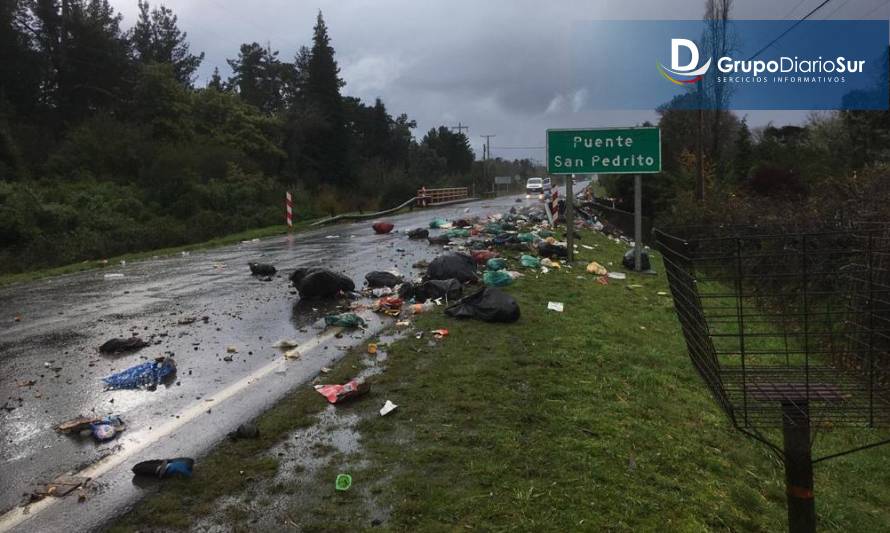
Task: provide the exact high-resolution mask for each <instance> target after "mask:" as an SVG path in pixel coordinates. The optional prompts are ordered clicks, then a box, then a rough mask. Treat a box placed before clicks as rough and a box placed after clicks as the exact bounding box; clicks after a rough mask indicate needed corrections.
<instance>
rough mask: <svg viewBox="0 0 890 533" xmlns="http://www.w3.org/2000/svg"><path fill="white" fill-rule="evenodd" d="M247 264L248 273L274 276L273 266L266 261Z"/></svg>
mask: <svg viewBox="0 0 890 533" xmlns="http://www.w3.org/2000/svg"><path fill="white" fill-rule="evenodd" d="M247 266H249V267H250V273H251V274H253V275H254V276H274V275H275V272H277V270H275V267H274V266H272V265H270V264H268V263H247Z"/></svg>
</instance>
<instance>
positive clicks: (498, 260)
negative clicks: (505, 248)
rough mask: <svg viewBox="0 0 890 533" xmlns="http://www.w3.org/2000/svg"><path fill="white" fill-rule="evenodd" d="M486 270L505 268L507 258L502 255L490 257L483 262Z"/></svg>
mask: <svg viewBox="0 0 890 533" xmlns="http://www.w3.org/2000/svg"><path fill="white" fill-rule="evenodd" d="M485 267H486V268H488V270H504V269H505V268H507V260H506V259H504V258H502V257H492V258H491V259H489V260H488V261H487V262H486V263H485Z"/></svg>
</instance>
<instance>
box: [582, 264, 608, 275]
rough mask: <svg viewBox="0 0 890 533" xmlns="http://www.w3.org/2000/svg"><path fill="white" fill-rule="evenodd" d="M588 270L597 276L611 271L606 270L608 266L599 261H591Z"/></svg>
mask: <svg viewBox="0 0 890 533" xmlns="http://www.w3.org/2000/svg"><path fill="white" fill-rule="evenodd" d="M587 271H588V272H590V273H591V274H595V275H597V276H605V275H606V274H608V273H609V271H608V270H606V267H604V266H603V265H601V264H599V263H597V262H596V261H591V262H590V264H589V265H587Z"/></svg>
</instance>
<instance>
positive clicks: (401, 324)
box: [396, 320, 411, 328]
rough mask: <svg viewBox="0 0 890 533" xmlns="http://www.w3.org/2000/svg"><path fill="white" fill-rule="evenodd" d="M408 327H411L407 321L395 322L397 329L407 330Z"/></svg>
mask: <svg viewBox="0 0 890 533" xmlns="http://www.w3.org/2000/svg"><path fill="white" fill-rule="evenodd" d="M410 325H411V322H410V321H408V320H399V321H398V322H396V327H397V328H407V327H408V326H410Z"/></svg>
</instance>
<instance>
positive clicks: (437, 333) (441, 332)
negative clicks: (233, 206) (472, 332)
mask: <svg viewBox="0 0 890 533" xmlns="http://www.w3.org/2000/svg"><path fill="white" fill-rule="evenodd" d="M430 333H432V334H433V337H435V338H436V339H443V338H445V337H447V336H448V330H447V329H444V328H442V329H434V330H432V331H430Z"/></svg>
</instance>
